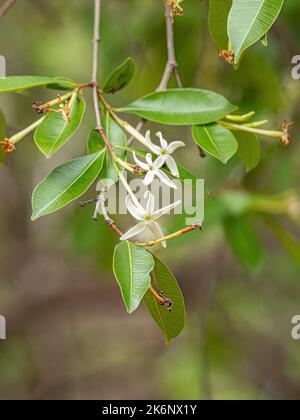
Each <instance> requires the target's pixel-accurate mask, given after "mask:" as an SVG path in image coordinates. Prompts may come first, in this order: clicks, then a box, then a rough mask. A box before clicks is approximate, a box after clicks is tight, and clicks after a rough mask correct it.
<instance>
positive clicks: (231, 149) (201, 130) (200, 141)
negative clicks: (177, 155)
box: [192, 124, 238, 163]
mask: <svg viewBox="0 0 300 420" xmlns="http://www.w3.org/2000/svg"><path fill="white" fill-rule="evenodd" d="M192 135H193V139H194V140H195V143H196V144H197V145H198V146H200V147H201V148H202V149H203V150H205V151H206V152H207V153H209V154H210V155H212V156H214V157H215V158H217V159H219V160H220V161H221V162H223V163H227V162H228V161H229V159H231V158H232V156H234V155H235V153H236V152H237V149H238V143H237V141H236V139H235V137H234V135H233V134H232V132H231V131H229V130H227V129H226V128H224V127H222V126H221V125H219V124H210V125H206V126H200V125H197V126H194V127H193V128H192Z"/></svg>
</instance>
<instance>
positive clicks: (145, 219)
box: [121, 131, 185, 247]
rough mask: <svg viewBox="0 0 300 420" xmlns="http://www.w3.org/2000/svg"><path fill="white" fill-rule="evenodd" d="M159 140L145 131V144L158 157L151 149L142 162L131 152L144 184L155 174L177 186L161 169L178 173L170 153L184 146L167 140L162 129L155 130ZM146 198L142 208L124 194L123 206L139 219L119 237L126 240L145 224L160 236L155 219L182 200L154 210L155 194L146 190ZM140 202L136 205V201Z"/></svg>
mask: <svg viewBox="0 0 300 420" xmlns="http://www.w3.org/2000/svg"><path fill="white" fill-rule="evenodd" d="M156 135H157V137H158V138H159V140H160V145H161V146H157V145H156V144H154V143H153V142H152V140H151V135H150V131H147V133H146V136H145V144H146V145H147V147H148V148H149V150H150V151H151V152H152V153H153V154H155V155H156V156H157V157H156V159H155V160H154V161H153V157H152V154H151V153H147V154H146V162H142V161H141V160H140V159H138V158H137V156H136V154H135V153H134V154H133V157H134V160H135V163H136V164H137V165H138V166H139V167H140V168H141V169H143V170H144V171H145V172H146V175H145V178H144V181H143V182H144V184H145V185H146V186H149V185H150V184H151V183H152V182H153V180H154V178H155V177H157V178H158V179H159V180H160V181H161V182H163V183H164V184H165V185H167V186H168V187H170V188H174V189H177V186H176V184H175V183H174V182H173V181H172V180H171V179H170V178H169V177H168V176H167V175H166V174H165V172H163V170H162V167H163V166H164V165H166V166H167V168H168V169H169V171H170V174H171V175H173V176H174V177H178V176H179V171H178V167H177V164H176V162H175V160H174V158H173V157H172V156H171V155H172V154H173V153H174V152H175V151H176V150H177V149H178V148H179V147H183V146H185V144H184V143H183V142H182V141H174V142H172V143H170V144H168V143H167V141H166V140H165V139H164V138H163V135H162V133H161V132H159V133H157V134H156ZM145 200H146V201H147V202H146V207H145V208H144V207H143V206H142V205H141V204H139V203H136V202H134V201H135V200H132V197H131V196H130V195H128V196H127V199H126V206H127V209H128V211H129V213H130V214H131V215H132V217H134V219H136V220H137V221H138V223H137V224H136V225H135V226H134V227H132V228H131V229H129V230H128V231H127V232H126V233H125V234H124V235H123V236H122V237H121V240H123V241H125V240H127V239H130V238H132V237H134V236H136V235H139V234H141V233H143V232H144V231H145V230H146V229H147V228H148V229H150V231H151V232H152V234H153V235H154V236H155V239H159V238H163V237H164V233H163V231H162V228H161V227H160V225H159V224H158V222H157V219H158V218H160V217H161V216H163V215H164V214H167V213H169V211H170V210H172V209H174V208H175V207H177V206H178V205H179V204H180V203H181V201H180V200H179V201H176V202H175V203H172V204H170V205H168V206H166V207H163V208H162V209H159V210H156V211H155V199H154V195H153V194H152V193H151V192H150V191H149V190H148V191H146V193H145ZM137 204H139V205H137ZM162 246H163V247H166V246H167V244H166V242H165V241H164V242H162Z"/></svg>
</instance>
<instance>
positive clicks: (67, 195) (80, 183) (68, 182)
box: [32, 152, 104, 220]
mask: <svg viewBox="0 0 300 420" xmlns="http://www.w3.org/2000/svg"><path fill="white" fill-rule="evenodd" d="M103 156H104V153H103V152H97V153H94V154H92V155H88V156H83V157H80V158H77V159H74V160H71V161H69V162H67V163H64V164H63V165H61V166H59V167H57V168H56V169H54V171H52V172H51V173H50V174H49V175H48V176H47V177H46V178H45V179H44V180H43V181H42V182H41V183H40V184H39V185H38V186H37V187H36V188H35V190H34V192H33V195H32V209H33V214H32V220H37V219H38V218H40V217H42V216H46V215H47V214H50V213H54V212H55V211H57V210H60V209H61V208H63V207H65V206H66V205H67V204H69V203H70V202H71V201H73V200H75V199H76V198H78V197H80V196H81V195H82V194H84V193H85V192H86V191H87V190H88V188H89V187H90V186H91V185H92V183H93V182H94V181H95V179H96V178H97V175H98V174H99V172H100V170H101V167H102V165H103Z"/></svg>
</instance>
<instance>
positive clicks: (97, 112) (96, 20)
mask: <svg viewBox="0 0 300 420" xmlns="http://www.w3.org/2000/svg"><path fill="white" fill-rule="evenodd" d="M100 18H101V0H95V15H94V37H93V72H92V84H93V100H94V110H95V116H96V123H97V129H99V130H100V129H101V128H102V124H101V113H100V109H99V104H98V55H99V43H100Z"/></svg>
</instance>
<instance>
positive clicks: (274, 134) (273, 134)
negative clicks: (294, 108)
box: [218, 121, 284, 139]
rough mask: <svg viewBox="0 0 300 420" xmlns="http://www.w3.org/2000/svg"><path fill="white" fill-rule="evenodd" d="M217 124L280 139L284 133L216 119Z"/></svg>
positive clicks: (230, 128)
mask: <svg viewBox="0 0 300 420" xmlns="http://www.w3.org/2000/svg"><path fill="white" fill-rule="evenodd" d="M218 124H220V125H222V126H223V127H225V128H229V130H236V131H246V132H247V133H254V134H260V135H262V136H267V137H273V138H275V139H281V138H282V136H283V135H284V133H283V132H282V131H271V130H259V129H258V128H251V127H247V126H245V125H238V124H231V123H228V122H225V121H218Z"/></svg>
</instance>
